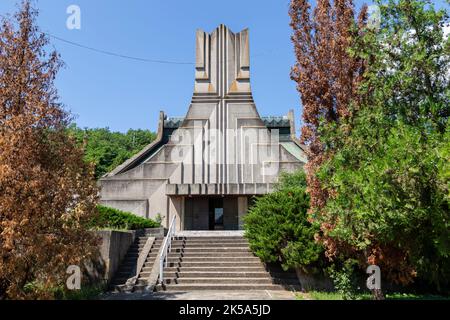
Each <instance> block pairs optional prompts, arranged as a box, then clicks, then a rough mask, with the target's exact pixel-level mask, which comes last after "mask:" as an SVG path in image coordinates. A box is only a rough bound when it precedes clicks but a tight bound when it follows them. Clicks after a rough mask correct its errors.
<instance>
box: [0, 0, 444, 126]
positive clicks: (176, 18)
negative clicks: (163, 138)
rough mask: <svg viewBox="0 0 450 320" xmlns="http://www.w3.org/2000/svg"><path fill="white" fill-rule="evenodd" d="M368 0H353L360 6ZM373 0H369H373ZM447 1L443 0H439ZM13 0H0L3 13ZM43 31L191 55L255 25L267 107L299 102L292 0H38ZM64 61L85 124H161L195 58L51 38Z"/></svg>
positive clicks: (74, 108)
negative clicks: (199, 33)
mask: <svg viewBox="0 0 450 320" xmlns="http://www.w3.org/2000/svg"><path fill="white" fill-rule="evenodd" d="M362 2H363V1H360V0H358V1H356V3H357V6H360V5H361V3H362ZM368 2H369V1H368ZM435 2H436V3H439V4H443V3H444V0H442V1H441V0H438V1H435ZM15 3H16V0H1V1H0V14H5V13H11V12H13V11H14V8H15ZM36 3H37V7H38V8H39V10H40V17H39V19H38V23H39V26H40V28H41V30H42V31H45V32H48V33H51V34H53V35H55V36H58V37H61V38H64V39H66V40H69V41H73V42H76V43H80V44H83V45H85V46H89V47H94V48H97V49H101V50H107V51H111V52H115V53H119V54H123V55H129V56H136V57H142V58H148V59H159V60H171V61H183V62H193V61H195V41H194V40H195V31H196V29H197V28H201V29H203V30H205V31H208V32H211V31H212V30H213V29H215V28H216V27H217V26H218V25H219V24H220V23H224V24H226V25H227V26H228V27H230V28H231V30H233V31H234V32H239V31H240V30H242V29H244V28H246V27H248V28H250V52H251V53H250V54H251V82H252V89H253V96H254V99H255V102H256V105H257V107H258V109H259V112H260V114H261V115H284V114H286V113H287V112H288V110H289V109H294V110H295V115H296V119H297V124H299V122H300V116H301V104H300V99H299V96H298V93H297V91H296V89H295V83H293V82H292V81H291V80H290V78H289V73H290V68H291V66H292V65H293V64H294V61H295V60H294V54H293V48H292V44H291V42H290V35H291V29H290V27H289V16H288V7H289V0H275V1H261V0H226V1H223V0H221V1H216V0H195V1H194V0H190V1H187V0H172V1H167V0H95V1H92V0H57V1H55V0H38V1H36ZM72 4H75V5H78V6H79V7H80V8H81V30H69V29H67V27H66V20H67V17H68V14H66V9H67V7H68V6H69V5H72ZM51 41H52V45H53V46H54V47H55V48H56V49H57V51H58V52H59V53H60V54H61V55H62V58H63V60H64V62H65V63H66V67H65V68H64V69H63V70H61V72H60V74H59V76H58V79H57V83H56V84H57V87H58V89H59V93H60V96H61V101H62V102H63V103H64V104H65V105H66V107H67V108H68V109H69V110H70V111H71V112H72V113H73V114H74V115H75V116H76V122H77V124H78V125H79V126H81V127H109V128H111V129H112V130H115V131H126V130H128V129H130V128H133V129H137V128H142V129H151V130H155V129H156V127H157V122H158V113H159V111H160V110H164V111H165V112H166V113H167V114H168V115H169V116H184V115H185V113H186V111H187V108H188V106H189V103H190V100H191V95H192V90H193V84H194V66H193V65H190V64H188V65H179V64H170V65H168V64H156V63H144V62H138V61H132V60H127V59H122V58H118V57H113V56H107V55H103V54H99V53H96V52H92V51H89V50H86V49H82V48H78V47H74V46H71V45H70V44H67V43H64V42H61V41H59V40H56V39H52V40H51Z"/></svg>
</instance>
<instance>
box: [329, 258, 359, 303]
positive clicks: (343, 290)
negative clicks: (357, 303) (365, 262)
mask: <svg viewBox="0 0 450 320" xmlns="http://www.w3.org/2000/svg"><path fill="white" fill-rule="evenodd" d="M356 265H357V262H356V261H355V260H351V259H348V260H346V261H344V262H343V263H342V266H341V267H340V268H338V267H337V266H336V264H333V265H331V266H330V267H329V268H328V269H327V273H328V274H329V276H330V278H331V279H332V280H333V284H334V288H335V289H336V291H337V293H338V294H339V296H341V297H342V299H343V300H355V299H356V297H357V292H356V287H357V284H356V277H355V268H356Z"/></svg>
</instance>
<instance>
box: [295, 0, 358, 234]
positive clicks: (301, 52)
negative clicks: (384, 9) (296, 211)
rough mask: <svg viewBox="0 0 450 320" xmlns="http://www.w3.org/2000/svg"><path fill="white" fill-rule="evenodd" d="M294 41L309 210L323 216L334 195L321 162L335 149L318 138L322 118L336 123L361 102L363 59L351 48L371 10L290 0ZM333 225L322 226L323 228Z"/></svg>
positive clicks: (348, 0) (340, 2)
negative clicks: (320, 174) (325, 184)
mask: <svg viewBox="0 0 450 320" xmlns="http://www.w3.org/2000/svg"><path fill="white" fill-rule="evenodd" d="M289 15H290V17H291V27H292V28H293V31H294V33H293V36H292V42H293V44H294V49H295V55H296V60H297V63H296V64H295V66H294V67H293V68H292V73H291V78H292V80H294V81H295V82H296V83H297V90H298V92H299V93H300V95H301V101H302V105H303V122H304V125H303V127H302V137H301V139H302V142H304V143H305V144H306V145H307V146H308V151H307V152H308V163H307V165H306V166H305V170H306V173H307V182H308V193H309V194H310V196H311V209H310V213H311V214H320V211H321V209H322V208H323V207H324V205H325V204H326V200H327V199H328V197H329V196H330V193H332V190H327V189H325V188H324V187H323V186H321V184H320V182H319V180H318V178H317V177H316V173H317V170H318V169H319V167H320V166H321V164H322V163H323V162H324V161H325V160H326V159H328V158H329V156H330V155H331V154H332V152H333V147H334V146H333V145H328V146H324V144H323V143H322V141H321V139H320V132H319V126H320V123H321V121H324V122H327V123H336V124H338V123H339V122H340V121H341V120H342V119H345V118H347V117H349V116H350V115H351V110H352V108H351V107H350V105H351V103H355V102H357V101H358V95H357V91H358V83H359V82H360V81H361V79H362V75H363V73H364V61H363V60H362V59H359V58H356V57H353V56H352V55H351V54H350V53H349V52H348V49H349V48H350V47H351V45H352V41H353V39H354V38H355V37H356V36H357V35H358V33H359V32H360V31H359V30H361V29H362V26H363V25H364V24H365V21H366V18H367V17H366V16H367V8H366V7H363V8H362V10H361V12H360V14H359V17H358V18H357V19H355V9H354V4H353V1H352V0H334V1H332V2H331V1H329V0H318V1H317V5H316V7H315V8H314V9H312V8H311V5H310V3H309V1H308V0H292V1H291V5H290V10H289ZM331 227H332V226H327V225H325V224H324V225H322V228H325V229H326V228H331Z"/></svg>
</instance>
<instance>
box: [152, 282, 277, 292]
mask: <svg viewBox="0 0 450 320" xmlns="http://www.w3.org/2000/svg"><path fill="white" fill-rule="evenodd" d="M284 289H286V287H285V286H281V285H275V284H168V285H165V286H164V287H163V286H161V285H158V286H157V287H156V291H163V290H166V291H180V292H185V291H195V290H284Z"/></svg>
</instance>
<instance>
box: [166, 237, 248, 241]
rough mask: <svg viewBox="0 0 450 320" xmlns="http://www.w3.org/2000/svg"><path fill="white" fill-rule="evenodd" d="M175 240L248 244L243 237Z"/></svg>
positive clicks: (182, 239)
mask: <svg viewBox="0 0 450 320" xmlns="http://www.w3.org/2000/svg"><path fill="white" fill-rule="evenodd" d="M174 240H178V241H186V242H188V241H195V242H226V241H228V242H234V241H243V242H246V241H247V239H245V238H243V237H189V238H185V237H175V238H174Z"/></svg>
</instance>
